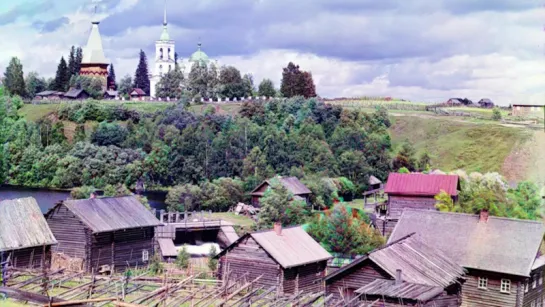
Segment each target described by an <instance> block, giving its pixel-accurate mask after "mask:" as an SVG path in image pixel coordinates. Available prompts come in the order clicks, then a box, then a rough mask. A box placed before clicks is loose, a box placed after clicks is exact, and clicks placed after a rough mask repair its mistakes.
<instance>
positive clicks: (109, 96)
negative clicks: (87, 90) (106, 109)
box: [104, 90, 119, 100]
mask: <svg viewBox="0 0 545 307" xmlns="http://www.w3.org/2000/svg"><path fill="white" fill-rule="evenodd" d="M118 97H119V93H118V92H117V91H114V90H107V91H105V92H104V99H106V100H114V99H117V98H118Z"/></svg>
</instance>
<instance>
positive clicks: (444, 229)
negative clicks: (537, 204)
mask: <svg viewBox="0 0 545 307" xmlns="http://www.w3.org/2000/svg"><path fill="white" fill-rule="evenodd" d="M414 232H416V236H417V237H418V238H419V239H421V240H422V241H423V242H424V243H426V244H427V245H428V246H433V247H435V248H437V249H439V250H440V251H442V252H443V253H445V254H446V255H448V256H449V257H450V258H452V259H453V260H454V261H455V262H456V263H458V264H459V265H461V266H463V267H464V268H466V269H467V272H468V273H467V274H466V282H465V283H464V284H463V286H462V305H461V306H505V307H509V306H513V307H515V306H517V307H518V306H525V307H526V306H528V307H532V306H538V305H532V302H534V304H535V302H536V299H537V301H539V302H542V301H543V296H542V291H539V293H537V290H536V291H530V290H535V288H537V286H539V278H540V276H541V278H542V276H543V267H544V265H543V264H545V262H543V261H540V260H539V258H538V255H539V253H538V252H539V248H540V245H541V244H542V241H543V234H544V233H545V226H544V225H543V223H542V222H540V221H528V220H517V219H508V218H500V217H492V216H490V217H489V216H488V212H486V211H482V212H481V214H480V215H473V214H461V213H449V212H439V211H431V210H415V209H405V211H404V212H403V214H402V215H401V218H400V220H399V222H398V223H397V225H396V227H395V229H394V231H393V232H392V234H391V236H390V239H389V242H394V241H395V240H398V239H400V238H402V237H404V236H406V235H408V234H411V233H414ZM532 275H534V276H535V277H534V279H533V280H536V283H537V284H536V287H535V288H534V286H533V281H532V279H531V276H532ZM526 284H530V288H531V289H528V291H526V289H525V288H526V286H525V285H526ZM541 287H543V285H541ZM530 294H531V295H530ZM536 296H539V297H536Z"/></svg>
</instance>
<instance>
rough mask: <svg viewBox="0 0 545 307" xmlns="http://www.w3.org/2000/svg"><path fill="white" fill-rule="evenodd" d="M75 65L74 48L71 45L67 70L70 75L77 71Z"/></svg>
mask: <svg viewBox="0 0 545 307" xmlns="http://www.w3.org/2000/svg"><path fill="white" fill-rule="evenodd" d="M76 67H77V65H76V48H75V47H74V46H72V48H70V57H69V58H68V72H69V73H70V76H73V75H75V74H77V73H79V71H76Z"/></svg>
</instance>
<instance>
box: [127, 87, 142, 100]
mask: <svg viewBox="0 0 545 307" xmlns="http://www.w3.org/2000/svg"><path fill="white" fill-rule="evenodd" d="M129 96H131V99H133V100H142V98H143V97H146V92H144V90H142V89H140V88H135V89H133V90H132V91H131V92H130V94H129Z"/></svg>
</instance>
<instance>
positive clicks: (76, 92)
mask: <svg viewBox="0 0 545 307" xmlns="http://www.w3.org/2000/svg"><path fill="white" fill-rule="evenodd" d="M82 93H87V92H86V91H85V90H84V89H75V88H71V89H70V90H69V91H68V92H66V93H64V94H63V96H64V97H68V98H78V97H79V95H81V94H82Z"/></svg>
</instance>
